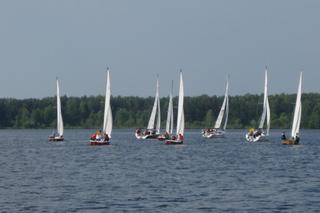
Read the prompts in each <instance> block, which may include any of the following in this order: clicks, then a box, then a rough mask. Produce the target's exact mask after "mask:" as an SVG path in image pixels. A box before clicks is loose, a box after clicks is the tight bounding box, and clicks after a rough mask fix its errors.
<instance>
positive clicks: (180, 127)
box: [165, 71, 184, 145]
mask: <svg viewBox="0 0 320 213" xmlns="http://www.w3.org/2000/svg"><path fill="white" fill-rule="evenodd" d="M183 90H184V89H183V79H182V71H180V86H179V99H178V114H177V130H176V131H177V132H176V135H174V136H172V138H171V139H168V140H166V141H165V143H166V144H168V145H171V144H172V145H175V144H183V139H184V136H183V135H184V109H183V99H184V91H183Z"/></svg>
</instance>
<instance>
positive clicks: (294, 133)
mask: <svg viewBox="0 0 320 213" xmlns="http://www.w3.org/2000/svg"><path fill="white" fill-rule="evenodd" d="M301 93H302V72H301V73H300V79H299V86H298V92H297V99H296V105H295V108H294V115H293V121H292V129H291V138H289V139H286V138H283V139H282V144H284V145H297V144H299V141H300V135H299V132H300V123H301V111H302V104H301Z"/></svg>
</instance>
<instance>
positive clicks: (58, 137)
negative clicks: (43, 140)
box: [49, 78, 64, 141]
mask: <svg viewBox="0 0 320 213" xmlns="http://www.w3.org/2000/svg"><path fill="white" fill-rule="evenodd" d="M56 84H57V131H56V132H54V133H53V134H52V135H50V136H49V141H63V140H64V137H63V130H64V128H63V119H62V113H61V101H60V87H59V80H58V78H57V81H56Z"/></svg>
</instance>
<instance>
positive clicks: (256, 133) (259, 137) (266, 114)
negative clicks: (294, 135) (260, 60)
mask: <svg viewBox="0 0 320 213" xmlns="http://www.w3.org/2000/svg"><path fill="white" fill-rule="evenodd" d="M265 122H266V129H265V130H263V127H264V124H265ZM269 131H270V105H269V100H268V71H267V68H266V71H265V79H264V96H263V110H262V114H261V119H260V123H259V127H258V129H254V128H251V129H249V131H248V132H247V134H246V140H247V141H248V142H258V141H267V140H268V136H269Z"/></svg>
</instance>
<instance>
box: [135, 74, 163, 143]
mask: <svg viewBox="0 0 320 213" xmlns="http://www.w3.org/2000/svg"><path fill="white" fill-rule="evenodd" d="M156 116H157V120H156ZM160 116H161V115H160V97H159V79H158V78H157V89H156V96H155V99H154V103H153V108H152V112H151V115H150V119H149V122H148V126H147V129H145V130H144V129H142V128H139V129H137V130H136V132H135V136H136V138H137V139H158V137H159V135H160V123H161V117H160Z"/></svg>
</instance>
